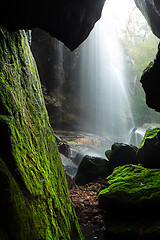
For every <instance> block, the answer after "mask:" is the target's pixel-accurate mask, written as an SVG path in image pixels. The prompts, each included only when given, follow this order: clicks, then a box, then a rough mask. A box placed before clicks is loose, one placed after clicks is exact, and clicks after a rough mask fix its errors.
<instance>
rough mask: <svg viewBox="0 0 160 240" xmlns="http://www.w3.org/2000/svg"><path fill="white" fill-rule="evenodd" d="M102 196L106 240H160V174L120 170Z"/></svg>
mask: <svg viewBox="0 0 160 240" xmlns="http://www.w3.org/2000/svg"><path fill="white" fill-rule="evenodd" d="M107 182H108V184H109V187H108V188H105V189H104V190H102V191H101V192H100V193H99V195H98V198H99V205H100V207H101V208H102V209H103V211H104V217H105V222H106V228H107V239H109V240H110V239H112V240H121V239H123V240H124V239H125V240H127V239H133V240H142V239H143V240H149V239H159V238H160V220H159V215H160V208H159V204H160V184H159V183H160V170H156V169H147V168H143V167H142V166H136V165H126V166H122V167H117V168H116V169H115V170H114V172H113V173H112V174H111V175H110V176H109V177H108V178H107Z"/></svg>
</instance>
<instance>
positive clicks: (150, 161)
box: [137, 128, 160, 168]
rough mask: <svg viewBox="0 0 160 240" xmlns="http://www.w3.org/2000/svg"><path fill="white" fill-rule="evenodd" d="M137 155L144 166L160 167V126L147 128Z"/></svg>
mask: <svg viewBox="0 0 160 240" xmlns="http://www.w3.org/2000/svg"><path fill="white" fill-rule="evenodd" d="M137 157H138V161H139V163H141V164H143V166H144V167H147V168H160V128H154V129H147V131H146V133H145V136H144V138H143V140H142V142H141V145H140V147H139V149H138V153H137Z"/></svg>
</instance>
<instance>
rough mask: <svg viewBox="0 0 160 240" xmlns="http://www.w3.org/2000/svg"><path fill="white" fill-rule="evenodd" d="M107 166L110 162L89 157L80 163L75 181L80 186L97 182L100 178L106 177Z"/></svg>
mask: <svg viewBox="0 0 160 240" xmlns="http://www.w3.org/2000/svg"><path fill="white" fill-rule="evenodd" d="M107 166H108V161H107V160H106V159H103V158H99V157H91V156H88V155H87V156H85V157H84V158H83V160H82V162H81V163H80V165H79V167H78V171H77V174H76V176H75V178H74V180H75V182H76V184H78V185H85V184H87V183H89V182H93V181H95V180H97V179H98V177H106V176H107Z"/></svg>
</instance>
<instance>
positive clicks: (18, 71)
mask: <svg viewBox="0 0 160 240" xmlns="http://www.w3.org/2000/svg"><path fill="white" fill-rule="evenodd" d="M0 133H1V137H0V239H3V240H28V239H30V240H38V239H45V240H47V239H50V240H58V239H68V240H69V239H70V240H71V239H77V240H78V239H83V236H82V234H81V230H80V228H79V225H78V220H77V218H76V215H75V211H74V209H73V206H72V204H71V201H70V196H69V192H68V188H67V182H66V177H65V172H64V169H63V165H62V162H61V159H60V156H59V152H58V147H57V144H56V140H55V137H54V134H53V130H52V128H51V126H50V123H49V118H48V114H47V111H46V108H45V103H44V98H43V94H42V90H41V85H40V79H39V76H38V72H37V68H36V64H35V61H34V58H33V56H32V53H31V51H30V48H29V45H28V41H27V38H26V34H25V31H18V32H15V33H14V32H12V33H9V32H8V31H7V30H5V29H4V28H0Z"/></svg>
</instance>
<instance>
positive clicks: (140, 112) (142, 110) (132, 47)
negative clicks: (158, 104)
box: [122, 7, 160, 125]
mask: <svg viewBox="0 0 160 240" xmlns="http://www.w3.org/2000/svg"><path fill="white" fill-rule="evenodd" d="M158 42H159V39H157V38H156V37H155V36H154V35H153V34H152V32H151V30H150V28H149V26H148V24H147V22H146V21H145V19H144V17H143V16H142V14H141V13H140V12H139V10H138V9H137V8H135V7H133V8H131V9H130V11H129V13H128V19H127V21H126V26H125V29H123V34H122V45H123V48H124V51H125V54H126V55H127V59H128V62H127V64H128V66H130V68H129V69H130V70H129V74H128V78H129V80H130V102H131V107H132V112H133V117H134V120H135V123H136V124H137V125H142V124H144V123H145V122H160V114H159V113H156V112H155V111H154V110H152V109H150V108H148V107H147V105H146V100H145V93H144V90H143V88H142V86H141V84H140V78H141V75H142V72H143V70H144V69H145V68H146V67H147V66H148V64H149V63H150V62H151V61H153V60H154V58H155V56H156V52H157V46H158Z"/></svg>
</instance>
